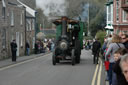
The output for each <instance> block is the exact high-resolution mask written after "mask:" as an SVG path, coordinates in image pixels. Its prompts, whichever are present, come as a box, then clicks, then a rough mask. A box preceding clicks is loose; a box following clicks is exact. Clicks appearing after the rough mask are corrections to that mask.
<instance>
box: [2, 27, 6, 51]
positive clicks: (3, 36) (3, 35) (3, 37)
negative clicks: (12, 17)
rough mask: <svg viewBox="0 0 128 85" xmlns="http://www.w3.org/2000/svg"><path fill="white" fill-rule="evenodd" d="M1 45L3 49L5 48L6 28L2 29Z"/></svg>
mask: <svg viewBox="0 0 128 85" xmlns="http://www.w3.org/2000/svg"><path fill="white" fill-rule="evenodd" d="M2 47H3V49H5V48H6V29H3V30H2Z"/></svg>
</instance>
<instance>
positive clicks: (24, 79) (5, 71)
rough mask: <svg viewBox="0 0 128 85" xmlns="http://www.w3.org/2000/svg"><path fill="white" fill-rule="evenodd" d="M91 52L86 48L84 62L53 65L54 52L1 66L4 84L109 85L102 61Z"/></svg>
mask: <svg viewBox="0 0 128 85" xmlns="http://www.w3.org/2000/svg"><path fill="white" fill-rule="evenodd" d="M92 59H93V57H92V55H91V51H86V50H83V51H82V55H81V63H80V64H76V65H75V66H72V65H71V63H70V62H69V61H66V62H61V63H60V64H57V65H56V66H53V65H52V53H49V54H47V55H44V56H41V57H37V58H34V59H31V60H27V61H24V62H20V63H16V64H14V65H10V66H7V67H3V68H0V85H105V81H104V77H105V76H104V68H103V65H102V61H100V62H99V64H98V65H95V64H93V60H92Z"/></svg>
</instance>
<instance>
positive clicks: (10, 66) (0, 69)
mask: <svg viewBox="0 0 128 85" xmlns="http://www.w3.org/2000/svg"><path fill="white" fill-rule="evenodd" d="M48 55H51V53H50V54H46V55H44V56H40V57H36V58H33V59H29V60H26V61H23V62H19V63H16V64H13V65H9V66H6V67H3V68H0V71H3V70H6V69H9V68H12V67H15V66H18V65H21V64H24V63H28V62H31V61H34V60H37V59H40V58H42V57H45V56H48Z"/></svg>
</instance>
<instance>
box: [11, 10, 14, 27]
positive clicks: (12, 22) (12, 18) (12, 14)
mask: <svg viewBox="0 0 128 85" xmlns="http://www.w3.org/2000/svg"><path fill="white" fill-rule="evenodd" d="M11 26H14V13H13V11H11Z"/></svg>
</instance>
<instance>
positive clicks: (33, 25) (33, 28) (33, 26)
mask: <svg viewBox="0 0 128 85" xmlns="http://www.w3.org/2000/svg"><path fill="white" fill-rule="evenodd" d="M32 30H35V21H34V19H32Z"/></svg>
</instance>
